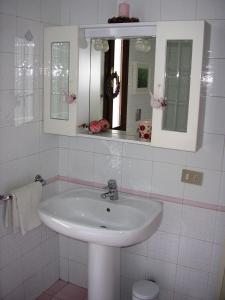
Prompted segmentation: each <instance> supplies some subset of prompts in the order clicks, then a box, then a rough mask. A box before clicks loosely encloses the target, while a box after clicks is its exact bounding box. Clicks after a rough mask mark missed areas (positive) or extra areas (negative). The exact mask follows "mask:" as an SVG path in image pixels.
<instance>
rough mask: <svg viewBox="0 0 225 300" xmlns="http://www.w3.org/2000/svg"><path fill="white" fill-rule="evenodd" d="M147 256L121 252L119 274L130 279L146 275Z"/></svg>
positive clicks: (141, 277)
mask: <svg viewBox="0 0 225 300" xmlns="http://www.w3.org/2000/svg"><path fill="white" fill-rule="evenodd" d="M146 270H147V258H146V257H145V256H141V255H133V254H130V253H128V252H123V253H122V255H121V275H122V276H125V277H127V278H130V279H136V280H139V279H143V278H145V276H146Z"/></svg>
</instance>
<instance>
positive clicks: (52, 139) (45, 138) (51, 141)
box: [39, 122, 59, 151]
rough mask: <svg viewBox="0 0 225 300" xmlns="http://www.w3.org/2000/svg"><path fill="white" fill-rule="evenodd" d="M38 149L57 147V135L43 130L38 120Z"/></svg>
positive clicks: (44, 149)
mask: <svg viewBox="0 0 225 300" xmlns="http://www.w3.org/2000/svg"><path fill="white" fill-rule="evenodd" d="M39 130H40V133H39V134H40V137H39V138H40V151H46V150H50V149H53V148H57V147H58V141H59V137H58V136H57V135H55V134H49V133H45V132H44V128H43V124H42V122H40V129H39Z"/></svg>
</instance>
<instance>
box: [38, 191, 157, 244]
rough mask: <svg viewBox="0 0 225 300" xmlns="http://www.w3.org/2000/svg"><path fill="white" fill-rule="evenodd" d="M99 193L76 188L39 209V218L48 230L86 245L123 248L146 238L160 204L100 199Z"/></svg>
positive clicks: (152, 229)
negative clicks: (84, 242)
mask: <svg viewBox="0 0 225 300" xmlns="http://www.w3.org/2000/svg"><path fill="white" fill-rule="evenodd" d="M102 192H103V190H99V189H89V188H79V189H74V190H71V191H67V192H65V193H62V194H59V195H57V196H55V197H52V198H49V199H47V200H45V201H43V202H42V203H40V205H39V210H38V212H39V216H40V218H41V220H42V221H43V223H45V224H46V225H47V226H49V227H50V228H51V229H53V230H55V231H57V232H59V233H61V234H64V235H67V236H69V237H71V238H75V239H79V240H82V241H86V242H89V243H96V244H100V245H105V246H116V247H124V246H129V245H132V244H136V243H138V242H141V241H143V240H145V239H147V238H149V237H150V236H151V235H152V234H153V233H154V232H155V230H156V229H157V227H158V225H159V223H160V220H161V213H162V205H161V203H159V202H157V201H154V200H151V199H145V198H141V197H137V196H131V195H128V194H124V193H119V200H115V201H112V200H109V199H102V198H101V193H102Z"/></svg>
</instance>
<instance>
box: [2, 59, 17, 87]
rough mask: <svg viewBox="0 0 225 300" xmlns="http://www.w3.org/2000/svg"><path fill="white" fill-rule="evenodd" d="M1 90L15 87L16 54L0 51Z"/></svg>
mask: <svg viewBox="0 0 225 300" xmlns="http://www.w3.org/2000/svg"><path fill="white" fill-rule="evenodd" d="M0 66H1V68H0V90H4V89H5V90H13V89H14V54H12V53H0Z"/></svg>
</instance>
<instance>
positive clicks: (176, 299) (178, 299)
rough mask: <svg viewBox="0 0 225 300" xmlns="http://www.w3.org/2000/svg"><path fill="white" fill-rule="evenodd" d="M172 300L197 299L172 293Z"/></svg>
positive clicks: (197, 299) (196, 299)
mask: <svg viewBox="0 0 225 300" xmlns="http://www.w3.org/2000/svg"><path fill="white" fill-rule="evenodd" d="M174 300H199V298H193V297H191V296H187V295H184V294H181V293H176V292H175V293H174Z"/></svg>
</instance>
